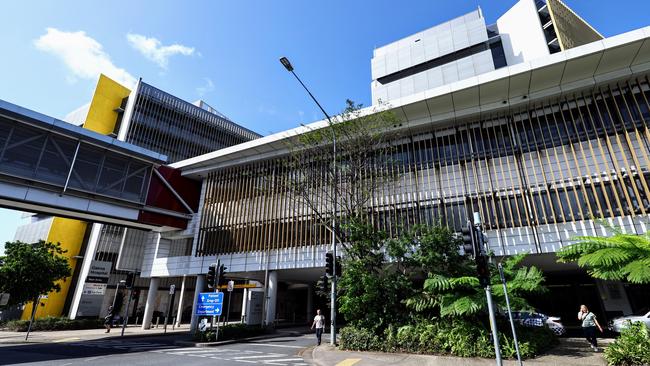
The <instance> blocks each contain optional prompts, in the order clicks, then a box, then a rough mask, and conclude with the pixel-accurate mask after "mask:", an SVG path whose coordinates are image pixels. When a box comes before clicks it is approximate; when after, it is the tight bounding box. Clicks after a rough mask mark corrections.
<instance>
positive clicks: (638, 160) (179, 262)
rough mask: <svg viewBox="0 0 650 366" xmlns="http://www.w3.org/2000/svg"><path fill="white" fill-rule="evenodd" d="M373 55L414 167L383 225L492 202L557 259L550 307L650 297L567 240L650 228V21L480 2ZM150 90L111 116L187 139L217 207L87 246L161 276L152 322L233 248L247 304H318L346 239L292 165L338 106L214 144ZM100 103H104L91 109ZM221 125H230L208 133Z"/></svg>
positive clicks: (550, 268) (526, 1) (158, 134)
mask: <svg viewBox="0 0 650 366" xmlns="http://www.w3.org/2000/svg"><path fill="white" fill-rule="evenodd" d="M371 67H372V83H371V90H372V100H373V104H376V105H379V104H380V103H379V102H380V101H382V102H386V103H387V104H381V105H383V106H384V108H389V109H390V110H392V111H393V112H394V113H395V114H396V115H397V116H398V117H399V118H400V119H401V123H400V124H399V125H396V126H395V130H396V131H398V132H399V136H400V137H399V140H395V141H393V145H394V146H395V149H394V154H395V156H394V158H393V159H392V160H394V161H395V162H397V164H396V165H395V169H397V170H398V171H399V175H398V176H399V181H397V182H395V183H394V184H392V185H390V186H388V187H384V188H383V189H382V192H381V194H378V195H377V197H374V199H372V200H370V201H368V205H367V210H366V211H367V212H369V213H370V214H371V216H372V218H373V222H374V223H376V224H377V226H378V227H379V228H380V229H383V230H386V231H387V232H388V233H389V234H390V235H398V234H399V232H398V231H397V230H396V226H395V225H394V224H395V223H400V224H412V223H429V224H432V223H434V222H442V223H444V224H446V225H449V226H450V227H452V228H454V229H460V227H461V225H462V224H463V223H464V222H465V220H466V219H467V218H468V217H470V216H471V214H472V213H473V212H478V213H479V214H480V217H481V218H482V221H483V224H484V229H485V231H486V234H487V236H488V238H489V246H490V249H492V250H493V251H494V253H495V254H496V255H497V256H504V255H511V254H515V253H531V255H530V256H529V257H528V259H527V261H528V263H529V264H535V265H538V266H539V267H540V268H541V269H542V270H544V271H545V272H546V274H547V276H548V279H549V281H548V284H549V287H550V288H551V296H547V297H546V299H553V298H558V297H561V298H562V299H563V301H562V302H561V303H559V302H553V301H548V300H546V301H544V300H542V301H540V302H539V306H540V307H541V308H542V310H544V311H546V312H549V313H553V314H558V315H566V317H565V318H566V319H567V320H568V319H573V318H574V316H573V314H574V310H575V307H577V305H579V304H580V303H590V304H592V306H594V307H598V306H600V307H601V308H602V310H603V312H611V313H612V314H613V313H616V312H623V313H629V312H630V311H632V310H633V309H634V307H635V306H637V304H636V300H637V295H636V290H637V289H635V288H632V287H624V286H623V285H622V284H621V283H617V282H603V281H594V280H593V279H590V278H588V277H586V276H585V275H584V272H582V271H580V270H578V268H577V267H575V266H571V265H561V264H558V263H556V261H555V256H554V254H553V253H554V252H555V251H557V249H559V248H561V247H562V246H565V245H567V244H568V243H570V241H571V238H572V237H573V236H575V235H582V234H587V235H606V234H607V233H606V232H604V231H603V229H602V228H600V226H599V225H598V224H597V223H596V222H595V220H596V219H602V220H607V221H609V222H611V223H613V224H615V225H618V226H621V227H622V228H623V229H624V230H626V231H628V232H637V233H641V232H645V231H646V230H647V225H648V222H649V220H648V212H649V211H650V182H648V178H649V174H650V170H649V169H650V160H649V158H648V157H649V156H650V148H649V145H648V144H649V143H650V141H649V138H650V135H649V134H648V129H647V125H648V123H650V80H649V77H650V76H649V74H650V27H647V28H643V29H638V30H635V31H632V32H628V33H625V34H621V35H617V36H613V37H610V38H603V37H602V36H601V35H600V34H599V33H598V32H597V31H595V30H594V29H593V28H592V27H591V26H589V24H588V23H586V22H585V21H584V20H583V19H582V18H580V17H579V16H578V15H577V14H575V13H574V12H573V11H572V10H571V9H569V8H568V7H566V6H565V5H564V4H563V3H562V2H561V1H559V0H548V1H534V0H520V1H518V2H517V3H516V4H515V5H514V6H513V7H512V8H511V9H510V10H508V11H507V12H506V13H504V14H503V15H502V16H501V17H499V18H498V19H497V20H496V22H495V23H494V24H488V23H487V22H486V21H485V19H484V17H483V14H482V12H481V11H480V9H479V10H477V11H474V12H471V13H469V14H466V15H464V16H462V17H459V18H456V19H453V20H451V21H449V22H446V23H443V24H441V25H438V26H435V27H433V28H430V29H427V30H424V31H422V32H419V33H417V34H415V35H412V36H408V37H406V38H403V39H401V40H399V41H397V42H394V43H391V44H389V45H386V46H384V47H380V48H377V49H376V50H375V51H374V54H373V58H372V62H371ZM149 89H150V87H148V86H145V84H144V83H140V84H139V86H138V87H136V89H134V92H131V95H132V96H131V97H129V98H128V100H127V101H126V102H125V103H122V100H123V98H125V97H126V95H128V94H129V93H127V92H126V91H124V90H120V93H121V94H120V93H117V94H119V95H121V96H120V97H119V98H117V99H112V100H114V102H115V103H113V104H111V107H110V108H108V109H106V108H103V109H98V110H97V111H101V113H107V114H111V116H112V118H113V120H116V117H117V116H116V115H115V112H113V110H116V111H117V112H118V114H120V115H122V117H121V121H120V122H118V125H119V129H116V128H115V126H114V125H111V126H110V128H105V129H104V130H105V133H111V132H113V133H115V134H117V136H118V137H120V138H123V139H126V140H127V141H132V142H134V143H139V144H145V145H144V146H145V147H147V148H149V149H152V150H155V151H160V150H159V149H164V148H165V147H169V144H172V145H174V146H173V147H170V148H171V150H169V151H165V150H162V151H163V152H164V153H166V154H169V155H170V156H174V160H180V161H176V162H175V163H173V164H172V167H174V168H178V169H181V170H182V172H183V173H182V174H183V176H185V177H188V178H192V179H194V180H196V181H199V182H201V184H202V188H201V191H200V193H198V192H197V194H199V195H200V200H199V202H200V203H199V207H200V208H199V212H198V213H197V214H196V215H195V217H194V219H193V220H192V224H191V225H190V227H188V229H187V230H185V231H183V232H174V233H164V234H162V235H161V234H155V233H145V232H141V231H136V230H132V229H126V230H125V229H123V228H116V227H113V228H110V227H108V226H98V225H93V228H92V230H90V231H88V232H89V234H88V236H89V237H90V238H91V240H90V241H88V242H89V243H95V244H89V247H88V248H87V249H86V252H88V253H97V254H96V255H95V256H94V257H92V256H85V257H84V264H86V261H88V262H87V263H88V266H90V265H91V264H92V262H93V261H100V262H101V261H104V260H103V259H101V258H108V257H110V256H113V259H111V260H110V262H111V263H116V264H117V265H116V267H117V268H118V270H119V268H125V269H128V270H135V271H139V272H141V277H142V278H141V279H140V281H142V282H140V285H141V286H145V285H146V283H145V281H149V286H148V289H147V297H146V298H147V300H146V307H147V309H148V310H147V311H145V314H144V315H145V323H144V326H147V325H148V322H149V321H150V318H151V314H152V313H153V311H154V310H164V309H165V307H164V305H162V304H164V303H165V301H166V300H163V301H161V297H160V296H157V292H158V289H161V288H165V287H166V284H168V283H169V281H177V280H178V279H181V278H182V279H183V281H185V279H187V280H188V284H190V285H188V286H187V287H188V288H191V287H194V294H193V298H194V306H196V299H197V294H198V292H200V291H202V290H203V289H204V288H205V276H204V273H206V272H207V269H208V266H209V265H211V264H212V263H215V262H217V261H218V260H219V261H221V263H224V264H225V265H226V266H227V267H228V270H227V271H228V273H229V276H230V277H231V278H237V279H245V280H249V281H251V282H254V283H261V284H262V285H261V286H263V287H264V288H251V289H244V291H243V294H242V293H241V292H239V293H238V294H239V296H241V297H240V298H241V299H242V301H241V302H240V304H241V305H240V306H238V311H239V312H241V314H242V316H243V318H245V321H247V322H249V323H259V322H260V321H261V320H262V319H263V318H264V319H265V320H266V321H267V322H275V321H283V320H286V321H292V322H300V321H304V320H307V319H308V317H309V314H311V313H312V309H313V308H314V305H315V303H316V302H317V301H318V300H317V299H316V298H315V297H314V295H313V292H314V291H313V286H314V283H315V282H316V280H317V279H318V277H319V276H321V275H322V272H323V265H324V254H325V252H326V251H327V250H328V248H329V245H330V242H329V240H328V235H326V233H324V232H323V230H324V229H323V228H322V227H321V226H319V225H315V224H314V223H315V222H316V220H315V219H314V213H313V212H312V211H311V210H310V209H309V207H307V206H305V205H304V204H302V203H301V200H297V199H295V197H292V196H291V194H290V192H288V191H286V190H282V189H279V186H278V185H277V184H275V183H274V182H277V181H281V180H287V179H288V177H289V175H290V174H292V172H291V170H290V169H288V168H287V167H288V165H287V164H285V161H286V160H287V159H288V158H289V154H290V151H289V148H288V146H290V145H291V144H290V143H289V142H290V141H291V139H292V138H295V136H297V135H300V134H303V133H306V132H308V131H313V130H315V129H321V128H328V127H329V125H328V123H327V122H326V121H318V122H314V123H312V124H310V125H308V126H305V127H299V128H296V129H292V130H289V131H285V132H281V133H277V134H273V135H270V136H265V137H260V138H257V139H253V138H254V137H257V136H254V135H252V134H250V133H248V132H247V131H246V130H243V129H238V127H235V126H233V125H230V124H226V125H225V127H220V128H221V130H220V131H222V130H223V129H226V130H227V131H229V132H228V133H222V134H221V135H218V136H217V135H212V136H209V135H206V134H204V133H203V132H201V131H202V130H201V128H198V129H195V130H192V131H193V133H195V134H197V135H198V137H197V139H196V141H197V144H196V146H194V145H192V146H191V147H190V145H186V146H180V144H182V142H183V141H186V140H185V138H184V137H183V136H185V135H184V134H185V133H186V132H187V131H186V130H182V131H181V130H180V128H181V127H184V126H185V125H183V126H178V125H176V126H174V127H172V126H171V125H169V123H170V122H169V121H173V120H177V117H169V116H176V114H175V113H177V112H178V110H177V109H178V108H176V110H175V108H165V109H164V110H162V111H161V109H160V108H159V107H158V106H159V105H160V99H161V98H156V97H155V96H157V95H165V97H164V98H162V99H167V102H166V103H170V104H171V105H172V106H173V105H175V104H176V103H180V102H178V101H177V100H176V99H175V98H173V97H170V96H167V95H166V94H164V93H162V92H159V91H157V90H155V89H152V88H151V89H152V90H153V91H151V92H148V91H147V90H149ZM133 93H136V94H135V95H137V97H134V96H133V95H134V94H133ZM138 93H141V94H142V95H139V94H138ZM96 98H97V94H96V97H95V98H94V100H95V99H96ZM93 103H94V101H93ZM181 104H182V103H181ZM182 105H183V106H184V107H182V108H180V109H184V108H189V107H187V105H186V104H182ZM147 106H149V107H147ZM142 108H145V109H146V111H143V109H142ZM147 108H149V109H147ZM201 108H203V109H207V110H209V107H201ZM201 108H197V109H191V112H190V114H192V113H199V111H201V113H203V112H205V110H202V109H201ZM109 111H110V113H109ZM97 113H99V112H97ZM205 113H208V112H205ZM362 113H373V108H369V109H367V110H364V111H362ZM94 115H96V113H95V110H94V109H93V106H92V104H91V108H90V111H89V113H88V118H87V121H86V124H89V125H90V124H91V122H92V121H93V120H94V119H93V116H94ZM184 116H186V115H184ZM206 116H207V115H206ZM217 116H218V114H215V113H211V114H210V118H213V119H215V118H217ZM104 118H108V117H104ZM182 118H186V117H182ZM182 118H181V119H182ZM206 118H207V117H206ZM220 121H221V120H220ZM176 129H178V130H176ZM138 131H139V132H138ZM136 134H141V135H139V137H134V136H135V135H136ZM231 136H240V137H241V141H235V140H236V139H232V137H231ZM213 139H225V141H229V142H224V143H222V144H221V145H220V146H214V147H209V146H207V145H206V146H205V149H203V150H201V148H200V146H203V145H202V144H203V143H204V142H205V143H208V142H209V141H211V140H213ZM227 139H230V140H227ZM219 141H221V140H219ZM176 142H179V146H176V145H175V144H176ZM237 142H241V143H239V144H236V145H235V143H237ZM230 144H232V145H233V146H228V147H226V145H230ZM195 148H196V149H195ZM212 150H214V151H212ZM200 154H202V155H200ZM195 155H198V156H195ZM181 159H185V160H181ZM365 174H366V175H368V176H372V174H373V172H372V171H368V172H365ZM108 228H110V230H112V232H110V233H109V231H110V230H109V229H108ZM144 236H148V237H147V238H144ZM104 243H105V244H104ZM92 245H94V246H92ZM120 247H122V249H121V250H118V249H119V248H120ZM104 248H105V249H104ZM100 253H109V254H110V255H109V254H106V257H102V256H103V255H104V254H101V255H100ZM117 253H120V254H119V258H118V254H117ZM123 253H128V255H123ZM98 256H99V257H98ZM124 258H135V260H131V261H124V263H123V262H122V259H124ZM86 267H87V266H86ZM84 268H85V267H84ZM79 277H80V279H79V281H81V282H82V283H83V280H82V277H83V274H80V275H79ZM112 278H114V279H113V280H111V281H113V282H112V283H114V281H115V279H117V278H118V276H113V277H112ZM149 279H150V280H149ZM171 279H173V280H171ZM190 279H191V280H190ZM79 281H78V282H79ZM81 288H82V287H79V286H77V289H76V291H75V296H77V294H79V295H78V297H80V296H81V295H82V294H83V291H82V290H80V289H81ZM262 293H266V296H262V295H261V294H262ZM78 297H75V298H74V299H73V303H80V301H78V300H77V298H78ZM182 298H183V296H181V299H182ZM142 300H144V297H143V299H142ZM182 304H183V303H182V300H181V303H180V304H179V306H178V307H179V308H182ZM574 305H575V306H574ZM73 310H74V309H73V308H72V307H71V315H76V314H78V312H79V311H78V309H77V310H76V311H73ZM262 313H264V316H262ZM193 320H194V324H195V321H196V317H195V316H193Z"/></svg>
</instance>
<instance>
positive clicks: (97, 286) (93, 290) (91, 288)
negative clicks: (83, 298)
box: [81, 283, 107, 296]
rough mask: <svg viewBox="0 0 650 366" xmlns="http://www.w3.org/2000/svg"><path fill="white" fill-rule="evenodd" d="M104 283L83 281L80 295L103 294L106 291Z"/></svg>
mask: <svg viewBox="0 0 650 366" xmlns="http://www.w3.org/2000/svg"><path fill="white" fill-rule="evenodd" d="M106 286H107V285H106V284H105V283H85V284H84V288H83V291H82V292H81V294H82V295H101V296H104V294H105V293H106Z"/></svg>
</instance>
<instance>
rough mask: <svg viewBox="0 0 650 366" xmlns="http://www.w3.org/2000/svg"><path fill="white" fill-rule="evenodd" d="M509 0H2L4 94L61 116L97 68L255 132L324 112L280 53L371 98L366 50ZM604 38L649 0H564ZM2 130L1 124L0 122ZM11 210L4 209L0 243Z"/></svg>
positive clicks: (636, 19) (81, 96) (337, 104)
mask: <svg viewBox="0 0 650 366" xmlns="http://www.w3.org/2000/svg"><path fill="white" fill-rule="evenodd" d="M515 2H516V0H482V1H479V0H473V1H467V0H453V1H451V0H435V1H432V0H422V1H415V0H401V1H399V2H396V1H389V0H372V1H371V0H364V1H349V0H347V1H343V0H328V1H304V0H302V1H301V0H294V1H289V0H274V1H263V0H256V1H253V0H251V1H225V0H220V1H168V0H156V1H114V0H113V1H103V2H99V1H57V2H54V1H9V2H4V3H3V6H2V7H3V11H2V15H0V46H1V47H2V48H1V49H2V53H0V55H1V56H0V99H4V100H7V101H10V102H13V103H16V104H19V105H22V106H24V107H27V108H31V109H35V110H37V111H39V112H42V113H45V114H48V115H51V116H54V117H59V118H62V117H63V116H65V115H66V114H67V113H68V112H70V111H72V110H74V109H76V108H77V107H79V106H81V105H83V104H85V103H87V102H88V101H89V100H90V98H91V96H92V91H93V88H94V86H95V83H96V80H97V75H96V73H97V72H99V71H104V72H108V71H110V72H112V73H114V75H116V77H117V78H119V79H120V80H123V81H124V82H129V81H132V80H133V79H134V78H138V77H142V78H143V80H145V81H146V82H148V83H150V84H153V85H155V86H157V87H159V88H161V89H163V90H165V91H168V92H170V93H172V94H174V95H177V96H179V97H181V98H183V99H185V100H188V101H194V100H196V99H203V100H205V101H206V102H207V103H208V104H210V105H212V106H213V107H215V108H216V109H218V110H220V111H221V112H222V113H224V114H226V115H227V116H229V117H230V118H231V119H233V120H234V121H235V122H238V123H240V124H242V125H244V126H245V127H248V128H250V129H252V130H254V131H257V132H259V133H261V134H264V135H266V134H269V133H272V132H278V131H282V130H285V129H288V128H292V127H295V126H297V125H299V124H300V123H308V122H311V121H314V120H316V119H320V118H321V115H320V113H319V111H318V109H317V107H316V106H315V105H313V103H312V102H311V101H310V100H309V99H308V97H307V96H306V95H305V93H304V91H303V90H302V89H301V88H300V86H299V85H298V84H297V83H296V81H295V79H293V77H291V75H289V74H288V73H287V72H286V71H285V70H284V68H283V67H282V66H281V65H280V63H279V62H278V59H279V58H280V57H281V56H287V57H289V59H290V60H291V62H292V63H293V64H294V67H295V68H296V72H297V73H298V75H299V76H300V77H301V78H302V79H303V81H304V82H305V83H306V84H307V85H308V86H309V87H310V88H311V90H312V92H313V93H314V94H315V95H316V97H317V98H318V99H319V101H320V102H321V104H322V105H323V107H324V108H325V109H326V110H327V111H328V112H329V113H330V114H335V113H336V112H338V111H340V110H341V109H342V108H343V106H344V101H345V99H347V98H350V99H352V100H354V101H356V102H358V103H363V104H365V105H368V104H370V81H371V79H370V58H371V57H372V50H373V48H374V47H377V46H381V45H384V44H386V43H389V42H392V41H395V40H397V39H399V38H402V37H404V36H407V35H409V34H412V33H415V32H418V31H420V30H423V29H426V28H429V27H431V26H433V25H436V24H437V23H440V22H443V21H446V20H448V19H450V18H453V17H456V16H459V15H462V14H464V13H466V12H469V11H472V10H474V9H476V8H477V6H479V5H480V6H481V7H482V9H483V13H484V15H485V17H486V20H487V22H488V23H492V22H494V21H495V20H496V18H497V17H498V16H499V15H500V14H502V13H503V12H504V11H506V10H507V9H508V8H509V7H511V6H512V5H513V4H514V3H515ZM565 2H566V3H567V4H568V5H569V6H570V7H572V8H573V9H574V10H575V11H576V12H577V13H578V14H580V15H581V16H582V17H583V18H584V19H586V20H587V21H588V22H589V23H591V24H592V25H593V26H594V27H595V28H596V29H597V30H599V31H600V32H601V33H602V34H603V35H604V36H606V37H608V36H612V35H616V34H619V33H623V32H625V31H629V30H632V29H636V28H640V27H643V26H646V25H650V18H648V16H647V14H649V13H650V1H647V0H621V1H618V2H612V1H609V0H608V1H605V0H565ZM0 133H1V131H0ZM17 222H18V214H17V213H12V212H10V211H6V210H0V242H4V241H6V240H10V239H12V238H13V233H14V231H15V226H16V225H17Z"/></svg>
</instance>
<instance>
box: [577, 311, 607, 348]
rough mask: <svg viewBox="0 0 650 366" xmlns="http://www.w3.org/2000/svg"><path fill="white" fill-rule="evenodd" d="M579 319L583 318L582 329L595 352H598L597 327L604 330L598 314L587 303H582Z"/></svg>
mask: <svg viewBox="0 0 650 366" xmlns="http://www.w3.org/2000/svg"><path fill="white" fill-rule="evenodd" d="M578 320H582V331H583V332H584V334H585V338H587V341H588V342H589V344H591V349H593V350H594V351H595V352H598V340H597V337H596V327H598V329H599V330H600V332H601V333H602V332H603V327H601V326H600V324H598V320H597V319H596V314H594V313H592V312H591V311H589V309H588V308H587V305H580V312H579V313H578Z"/></svg>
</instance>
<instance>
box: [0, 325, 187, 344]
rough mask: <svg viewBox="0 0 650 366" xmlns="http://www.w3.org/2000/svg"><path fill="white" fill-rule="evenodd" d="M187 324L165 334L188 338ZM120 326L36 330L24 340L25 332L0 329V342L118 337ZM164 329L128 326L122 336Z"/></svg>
mask: <svg viewBox="0 0 650 366" xmlns="http://www.w3.org/2000/svg"><path fill="white" fill-rule="evenodd" d="M189 330H190V326H189V324H182V325H181V326H180V327H176V328H174V329H173V330H172V327H171V326H167V334H168V335H174V336H181V335H183V334H185V335H187V337H188V339H189V338H190V334H189ZM121 332H122V328H113V329H111V332H110V333H106V329H104V328H98V329H80V330H57V331H36V332H30V333H29V339H28V340H27V342H25V334H26V333H27V332H11V331H0V344H24V343H60V342H74V341H85V340H95V339H109V338H120V334H121ZM163 335H165V330H164V329H163V327H160V328H152V329H147V330H143V329H142V328H141V327H139V326H138V327H136V326H130V327H126V329H125V330H124V337H146V336H163Z"/></svg>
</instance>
